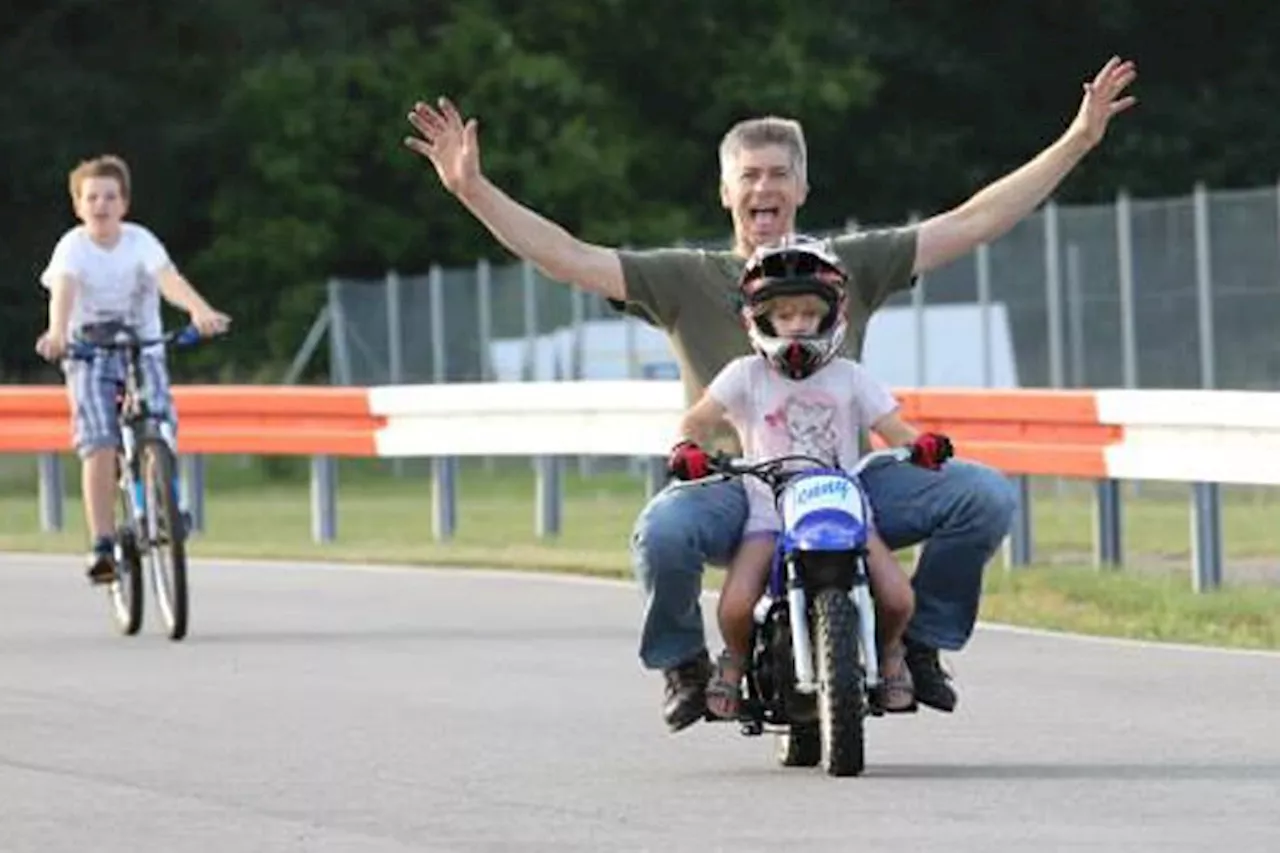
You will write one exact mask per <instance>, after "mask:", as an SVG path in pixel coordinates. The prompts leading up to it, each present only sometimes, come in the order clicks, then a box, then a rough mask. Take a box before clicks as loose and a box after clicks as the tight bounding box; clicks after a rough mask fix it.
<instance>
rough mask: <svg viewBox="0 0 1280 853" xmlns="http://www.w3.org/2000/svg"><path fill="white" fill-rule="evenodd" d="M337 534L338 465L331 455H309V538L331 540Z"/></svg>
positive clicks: (320, 540) (321, 540) (322, 541)
mask: <svg viewBox="0 0 1280 853" xmlns="http://www.w3.org/2000/svg"><path fill="white" fill-rule="evenodd" d="M337 535H338V465H337V462H336V461H335V460H334V458H333V457H332V456H312V457H311V538H312V540H313V541H315V542H320V543H324V542H332V541H333V540H334V539H335V538H336V537H337Z"/></svg>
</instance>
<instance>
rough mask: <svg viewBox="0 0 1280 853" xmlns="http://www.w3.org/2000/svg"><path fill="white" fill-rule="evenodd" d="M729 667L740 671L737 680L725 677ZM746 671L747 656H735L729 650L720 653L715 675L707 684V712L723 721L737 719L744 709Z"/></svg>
mask: <svg viewBox="0 0 1280 853" xmlns="http://www.w3.org/2000/svg"><path fill="white" fill-rule="evenodd" d="M729 667H732V668H734V669H736V670H737V671H738V677H737V678H735V679H733V680H730V679H728V678H726V677H725V669H727V668H729ZM746 671H747V659H746V657H745V656H741V655H735V654H733V653H732V652H730V651H728V650H727V649H726V650H725V651H723V652H721V653H720V657H719V658H717V660H716V671H715V674H713V675H712V676H711V680H710V681H709V682H708V683H707V693H706V695H707V710H708V711H709V712H710V713H711V715H712V716H714V717H719V718H720V719H722V720H732V719H735V718H737V716H738V711H739V710H740V709H741V707H742V676H743V675H744V674H745V673H746Z"/></svg>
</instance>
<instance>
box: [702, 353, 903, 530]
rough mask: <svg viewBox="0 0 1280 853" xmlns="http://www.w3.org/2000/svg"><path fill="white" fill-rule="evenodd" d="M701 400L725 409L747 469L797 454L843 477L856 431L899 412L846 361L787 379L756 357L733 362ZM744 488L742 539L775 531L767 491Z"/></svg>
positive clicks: (753, 483)
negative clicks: (831, 466)
mask: <svg viewBox="0 0 1280 853" xmlns="http://www.w3.org/2000/svg"><path fill="white" fill-rule="evenodd" d="M707 393H708V394H709V395H711V397H712V398H713V399H715V400H716V401H717V402H719V403H720V404H721V405H722V406H724V407H725V410H726V412H725V414H726V417H727V418H728V420H729V422H730V423H731V424H732V425H733V427H734V429H736V430H737V432H738V436H739V438H740V439H741V441H742V453H743V457H744V458H745V459H746V460H747V461H748V462H757V461H760V460H762V459H765V458H767V457H772V456H779V455H783V454H788V453H802V454H805V455H807V456H814V457H817V458H818V459H821V460H825V461H830V460H832V459H835V460H838V461H839V463H840V465H841V467H843V468H844V469H846V470H849V469H851V468H852V467H853V466H854V465H855V464H856V463H857V461H858V458H859V457H860V456H861V447H860V442H859V436H860V432H861V431H862V430H864V429H869V428H870V427H871V425H872V424H874V423H875V422H876V421H878V420H880V418H882V417H884V416H885V415H887V414H889V413H890V412H893V411H894V410H895V409H897V408H898V401H897V400H896V399H894V397H893V394H892V393H890V391H889V389H888V388H886V387H885V386H884V385H882V384H880V382H878V381H877V380H876V379H875V378H874V377H873V376H872V375H871V374H870V373H868V372H867V370H866V369H865V368H863V367H862V365H860V364H858V363H857V362H856V361H853V360H852V359H848V358H836V359H833V360H832V361H831V362H829V363H828V364H826V365H825V366H823V367H822V369H820V370H819V371H818V372H817V373H814V374H813V375H812V376H809V377H808V378H806V379H801V380H793V379H788V378H787V377H785V376H783V375H782V374H781V373H779V372H778V371H777V370H775V369H774V368H773V367H772V366H770V365H769V363H768V362H767V361H766V360H765V359H764V358H763V357H761V356H759V355H748V356H740V357H739V358H736V359H734V360H733V361H731V362H729V363H728V364H727V365H725V367H724V369H723V370H721V371H720V373H719V374H718V375H717V376H716V378H715V379H713V380H712V381H711V384H710V385H708V386H707ZM800 467H808V466H803V465H802V466H800ZM745 485H746V488H747V498H748V501H749V505H750V510H749V517H748V520H747V526H746V528H745V529H744V531H743V532H744V535H752V534H755V533H757V532H762V531H769V532H773V531H776V530H777V529H778V526H779V525H778V520H777V513H776V510H775V508H774V506H773V496H772V494H770V492H769V490H768V488H767V487H766V486H765V485H764V484H763V483H761V482H760V481H759V480H757V479H756V478H754V477H748V478H747V479H746V483H745Z"/></svg>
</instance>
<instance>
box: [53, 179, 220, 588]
mask: <svg viewBox="0 0 1280 853" xmlns="http://www.w3.org/2000/svg"><path fill="white" fill-rule="evenodd" d="M69 184H70V187H69V189H70V191H71V203H72V206H73V208H74V209H75V214H76V217H77V218H78V219H79V220H80V223H81V224H80V225H77V226H75V227H73V228H71V229H70V230H69V231H67V232H66V233H65V234H63V235H62V238H61V239H60V240H58V243H57V245H56V246H54V249H53V257H52V258H51V259H50V260H49V265H48V266H47V267H46V268H45V270H44V273H43V274H42V275H41V277H40V283H41V284H43V285H44V286H45V287H46V288H47V289H48V290H49V328H48V330H46V331H45V333H44V334H42V335H41V336H40V339H39V340H38V341H37V342H36V351H37V352H38V353H40V355H41V356H42V357H44V358H46V359H48V360H50V361H54V360H57V359H61V358H63V357H64V356H65V355H66V352H67V343H68V340H69V339H70V338H71V337H72V336H73V335H74V334H75V333H76V332H77V331H78V330H80V329H81V328H82V327H84V326H85V325H86V324H89V323H100V322H107V321H120V322H123V323H125V324H127V325H129V326H131V327H133V328H134V329H135V330H136V331H137V332H138V334H139V336H140V337H143V338H156V337H159V336H160V334H161V332H162V326H161V322H160V301H159V299H158V296H163V297H164V298H165V300H166V301H168V302H169V303H171V304H173V305H176V306H178V307H179V308H182V309H184V310H186V311H187V312H188V313H189V314H190V315H191V322H192V323H193V324H194V325H195V326H196V327H197V328H198V329H199V330H200V332H201V333H202V334H205V335H212V334H216V333H218V332H221V331H224V330H225V329H226V327H227V325H228V324H229V323H230V318H228V317H227V316H226V315H225V314H222V313H219V312H218V311H215V310H214V309H213V308H211V307H209V305H208V303H206V302H205V301H204V299H203V298H202V297H201V296H200V294H199V293H197V292H196V290H195V288H193V287H192V286H191V284H190V283H189V282H188V281H187V280H186V279H185V278H183V276H182V274H181V273H179V272H178V271H177V269H176V268H175V267H174V265H173V263H172V262H171V261H170V260H169V255H168V252H167V251H166V250H165V247H164V245H163V244H162V243H161V242H160V241H159V240H158V239H157V238H156V236H155V235H154V234H152V233H151V231H149V230H147V229H146V228H144V227H143V226H141V225H138V224H136V223H133V222H126V221H124V216H125V214H126V212H127V211H128V208H129V191H130V181H129V167H128V166H127V165H126V164H125V162H124V161H123V160H121V159H120V158H119V157H114V156H110V155H108V156H103V157H97V158H95V159H92V160H87V161H85V162H82V163H80V164H79V165H78V166H76V168H75V169H73V170H72V171H71V174H70V176H69ZM142 366H143V369H144V370H145V372H146V376H147V381H148V384H149V385H150V392H151V394H150V399H149V400H148V403H149V404H150V405H151V406H152V407H153V410H154V411H160V412H165V413H167V416H168V417H169V418H170V420H171V422H172V421H173V409H172V402H171V398H170V394H169V377H168V371H167V370H166V368H165V361H164V352H163V350H160V351H144V352H143V362H142ZM123 368H124V363H123V355H116V356H115V357H111V356H106V355H99V357H98V358H97V360H95V361H94V362H92V363H87V362H83V361H74V360H68V361H66V362H64V364H63V372H64V373H65V374H66V382H67V391H68V395H69V397H70V400H71V409H72V433H73V439H74V443H75V449H76V452H77V454H78V455H79V456H80V458H81V460H82V464H81V489H82V492H83V495H84V506H85V520H86V522H87V523H88V527H89V532H90V535H91V536H92V537H93V550H92V552H91V553H90V555H89V566H88V572H87V573H88V576H89V579H90V580H91V581H92V582H93V583H109V582H110V581H111V580H112V578H113V577H114V576H115V556H114V550H115V548H114V546H115V542H114V538H115V506H116V500H115V488H116V486H115V482H116V477H117V473H116V464H115V460H116V448H117V447H119V445H120V431H119V429H118V426H117V423H116V416H115V386H116V382H117V381H122V380H123V377H124V372H123Z"/></svg>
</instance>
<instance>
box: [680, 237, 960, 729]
mask: <svg viewBox="0 0 1280 853" xmlns="http://www.w3.org/2000/svg"><path fill="white" fill-rule="evenodd" d="M847 292H848V276H847V274H846V273H845V271H844V270H843V268H842V267H841V264H840V261H839V259H838V258H837V257H836V256H835V255H834V254H833V253H831V252H830V251H828V250H827V249H826V248H825V247H824V246H823V244H822V243H820V242H818V241H814V240H807V239H804V238H801V239H800V240H798V241H787V242H784V243H783V244H782V245H781V246H779V247H772V248H761V249H758V250H757V251H756V252H755V254H754V255H753V256H752V257H751V258H750V260H748V262H747V265H746V267H745V269H744V270H743V273H742V277H741V279H740V280H739V295H740V298H741V301H742V319H743V323H744V325H745V326H746V329H747V333H748V335H749V336H750V339H751V343H752V345H753V348H754V349H755V351H756V353H757V354H758V356H757V355H752V356H741V357H739V358H737V359H735V360H733V361H731V362H730V363H729V364H727V365H726V366H725V367H724V369H723V370H721V371H720V373H719V374H718V375H717V376H716V378H715V379H714V380H712V381H711V383H710V384H709V385H708V386H707V390H706V392H705V393H704V394H703V396H702V398H701V399H700V400H698V402H697V403H695V404H694V405H693V406H692V407H691V408H690V409H689V410H688V411H687V412H686V413H685V415H684V418H683V420H682V421H681V424H680V432H681V436H682V440H681V441H680V442H679V443H678V444H676V446H675V448H674V449H673V450H672V452H671V456H670V458H669V460H668V465H669V468H670V470H671V473H672V474H673V475H674V476H675V477H677V478H678V479H682V480H688V479H697V478H699V477H703V476H706V475H707V474H708V473H709V471H710V467H709V463H710V459H709V457H708V454H707V453H706V451H704V450H703V449H702V447H701V446H700V445H699V444H698V441H699V440H700V439H703V438H704V436H707V435H708V434H709V433H710V431H711V430H712V429H714V428H715V427H716V426H718V425H719V424H720V423H721V422H722V420H728V421H729V423H730V424H731V425H732V426H733V427H734V429H735V430H736V431H737V433H738V437H739V440H740V442H741V444H742V450H743V455H744V456H745V458H746V460H747V461H748V462H755V461H760V460H763V459H765V458H769V457H773V456H778V455H783V454H792V453H797V454H804V455H806V456H812V457H816V458H818V459H828V460H832V461H835V462H838V463H839V465H840V467H842V468H844V469H846V470H848V469H851V468H852V467H853V466H854V465H855V464H856V462H857V461H858V458H859V456H860V448H859V441H860V433H861V430H863V429H871V430H873V431H874V432H875V433H876V434H877V435H879V436H880V437H881V438H883V439H884V440H885V441H886V442H887V443H888V444H890V445H892V446H902V447H910V448H911V450H912V457H911V459H912V462H914V463H915V464H917V465H922V466H924V467H928V468H934V469H936V468H938V467H939V466H940V465H941V464H942V463H943V462H944V461H945V460H946V459H947V458H949V457H950V456H951V442H950V441H949V440H948V439H947V438H946V436H943V435H938V434H935V433H924V434H920V433H917V432H916V430H914V429H913V428H911V427H910V426H908V425H907V424H906V423H904V422H903V421H902V419H901V418H900V417H899V414H898V404H897V401H896V400H894V398H893V396H892V394H890V393H889V391H888V389H886V388H885V387H884V386H882V385H881V384H880V383H879V382H877V381H876V380H875V379H874V378H873V377H872V376H871V375H870V374H869V373H867V371H866V370H865V369H864V368H863V367H862V366H861V365H860V364H858V363H857V362H856V361H853V360H852V359H848V358H843V357H839V356H838V353H839V352H840V346H841V344H842V342H843V340H844V335H845V330H846V320H845V300H846V298H847V297H846V293H847ZM759 356H762V357H759ZM744 485H745V487H746V490H747V501H748V506H749V510H748V517H747V522H746V526H745V528H744V529H743V534H742V544H741V546H740V547H739V549H738V552H737V553H736V554H735V555H734V557H733V560H732V562H731V563H730V566H729V573H728V575H727V576H726V578H725V582H724V587H723V589H722V590H721V593H720V604H719V608H718V610H717V618H718V621H719V625H720V634H721V636H722V637H723V638H724V642H725V650H724V652H722V653H721V655H720V657H719V660H718V662H717V665H716V671H715V674H714V675H713V676H712V679H711V682H710V684H709V685H708V686H707V694H706V695H707V708H708V710H709V711H710V712H711V713H712V714H713V715H715V716H717V717H722V718H733V717H736V716H737V714H738V710H739V705H740V702H741V683H742V678H743V675H744V673H745V670H746V668H747V665H748V663H749V657H748V656H749V653H750V643H751V632H752V610H753V608H754V607H755V604H756V602H757V601H759V599H760V596H761V595H762V594H763V592H764V587H765V583H766V580H767V577H768V573H769V566H770V564H771V562H772V559H773V553H774V546H775V542H776V540H777V537H778V534H779V532H780V530H781V522H780V519H779V517H778V511H777V508H776V506H775V503H774V498H773V494H772V493H771V492H770V490H769V488H768V487H767V486H766V485H765V484H763V483H762V482H760V481H758V480H755V479H754V478H747V480H746V482H745V484H744ZM870 521H871V519H868V528H869V536H868V542H867V560H866V562H867V572H868V575H869V576H870V578H869V579H870V583H871V588H872V592H873V594H874V596H875V601H876V608H877V620H876V621H877V629H878V634H879V636H878V638H877V643H878V645H879V649H880V667H881V673H882V676H883V679H884V680H883V691H882V694H881V696H880V697H879V699H880V702H881V704H882V705H883V707H884V709H885V710H886V711H910V710H913V709H914V708H915V696H914V692H913V685H912V680H911V673H910V670H908V669H907V666H906V662H905V649H904V646H903V639H902V638H903V633H904V632H905V630H906V626H907V622H908V620H909V619H910V618H911V613H912V610H913V609H914V604H915V601H914V595H913V592H912V589H911V585H910V583H908V581H907V578H906V576H905V575H904V574H903V572H902V571H901V569H900V568H899V567H898V564H897V561H896V560H894V558H893V555H892V553H891V552H890V551H889V549H888V548H887V547H886V546H885V543H884V542H883V541H882V540H881V539H880V537H879V535H878V534H877V533H876V531H875V528H874V526H872V525H871V524H870Z"/></svg>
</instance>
